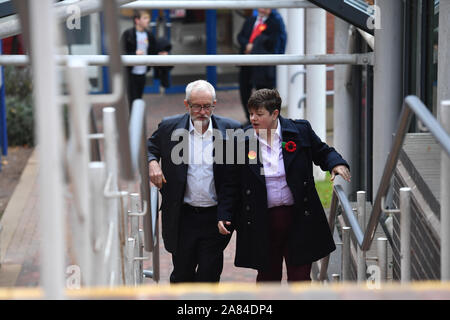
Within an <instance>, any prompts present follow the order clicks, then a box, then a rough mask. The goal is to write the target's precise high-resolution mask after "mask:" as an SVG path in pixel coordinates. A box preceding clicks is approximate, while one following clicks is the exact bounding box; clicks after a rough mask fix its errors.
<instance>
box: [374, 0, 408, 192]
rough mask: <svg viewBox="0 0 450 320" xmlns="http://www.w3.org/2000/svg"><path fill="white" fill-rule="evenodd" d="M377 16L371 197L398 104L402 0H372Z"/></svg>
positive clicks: (382, 166) (390, 139) (400, 67)
mask: <svg viewBox="0 0 450 320" xmlns="http://www.w3.org/2000/svg"><path fill="white" fill-rule="evenodd" d="M375 4H376V6H375V8H376V9H377V10H379V14H378V12H377V14H376V15H377V16H379V17H381V21H380V28H377V29H375V61H376V64H375V66H374V108H373V123H374V128H373V132H376V134H374V136H373V160H372V162H373V189H372V191H373V199H375V197H376V194H377V191H378V187H379V186H380V181H381V177H382V175H383V169H384V167H385V164H386V159H387V157H388V154H389V150H390V149H391V146H392V135H393V133H394V132H396V129H397V123H398V119H399V116H400V110H401V107H402V99H403V96H402V66H403V61H402V53H403V50H402V45H403V41H402V30H403V22H402V16H403V8H402V4H403V1H400V0H376V2H375Z"/></svg>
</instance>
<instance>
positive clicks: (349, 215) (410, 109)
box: [319, 96, 450, 282]
mask: <svg viewBox="0 0 450 320" xmlns="http://www.w3.org/2000/svg"><path fill="white" fill-rule="evenodd" d="M413 114H415V115H416V116H417V118H418V119H419V120H420V121H422V123H423V124H424V125H425V126H426V127H427V128H428V129H429V131H430V133H431V134H432V135H433V136H434V138H435V139H436V141H437V142H438V143H439V144H440V145H441V147H442V150H443V151H442V157H441V158H442V159H441V161H442V166H441V172H442V175H441V181H442V182H441V274H442V276H441V277H442V280H450V279H449V278H450V262H449V258H450V236H448V234H449V233H450V212H449V211H450V201H449V200H448V199H450V187H449V185H448V180H449V171H450V161H449V157H450V135H449V133H448V132H450V120H449V118H450V101H445V102H443V103H442V119H443V124H444V126H445V128H444V127H443V126H442V125H441V124H440V123H439V122H438V121H437V120H436V118H435V117H434V116H433V115H432V114H431V113H430V111H429V110H428V109H427V107H426V106H425V105H424V104H423V103H422V102H421V101H420V99H419V98H417V97H416V96H408V97H406V99H405V101H404V104H403V108H402V112H401V115H400V120H399V125H398V130H397V132H396V134H395V137H394V142H393V145H392V148H391V151H390V153H389V156H388V158H387V160H386V165H385V168H384V172H383V176H382V178H381V182H380V186H379V188H378V191H377V194H376V197H375V202H374V205H373V208H372V213H371V215H370V219H369V221H368V224H367V228H366V226H365V222H363V223H361V221H360V222H358V220H357V219H356V218H355V216H354V214H353V211H355V209H353V208H352V206H351V204H350V202H349V200H348V198H347V196H346V194H345V192H344V190H343V188H342V186H340V185H336V186H334V189H333V197H332V200H331V207H330V215H329V221H328V223H329V226H330V229H331V231H332V232H333V231H334V228H335V219H336V214H337V209H338V206H339V204H340V206H341V207H342V210H343V214H344V218H345V219H346V221H347V224H348V226H347V227H345V229H343V238H344V237H345V239H343V261H342V263H343V267H342V273H343V280H349V276H348V273H349V269H348V268H349V263H350V261H349V257H350V255H349V252H350V251H349V250H350V249H349V247H347V246H349V245H350V241H349V240H348V238H347V237H349V235H348V234H349V231H350V230H351V231H352V235H353V237H354V239H355V240H356V244H357V250H358V261H357V267H358V269H359V270H357V273H358V275H360V274H364V273H365V271H362V270H361V269H360V268H362V266H363V264H364V268H365V259H363V258H361V256H363V252H366V251H368V250H369V249H370V247H371V244H372V242H373V239H374V237H375V232H376V228H377V225H378V222H379V219H380V215H381V212H382V211H385V212H389V213H394V212H400V215H401V220H402V222H401V226H400V227H401V257H402V258H401V259H402V260H401V263H402V268H401V271H402V273H401V274H402V282H407V281H409V279H410V259H411V258H410V239H409V233H410V224H411V221H410V210H411V209H410V207H411V206H410V202H409V199H410V192H411V189H409V188H401V189H400V210H385V209H384V208H382V204H383V203H384V198H385V197H386V194H387V192H388V189H389V187H390V181H391V177H392V176H393V174H394V170H395V167H396V165H397V161H398V157H399V153H400V150H401V147H402V145H403V141H404V138H405V135H406V133H407V130H408V128H409V124H410V121H411V118H412V115H413ZM363 204H364V207H365V195H364V197H360V195H359V194H358V209H357V210H356V211H358V216H365V213H364V212H362V206H363ZM405 235H407V236H406V237H405ZM379 240H381V241H385V240H386V239H379ZM379 248H380V250H379V257H378V261H379V267H380V269H381V271H382V272H381V273H382V278H383V277H384V279H385V276H386V265H385V264H386V254H385V251H386V250H384V248H383V246H382V245H381V246H379ZM380 252H382V253H380ZM344 258H345V259H344ZM380 261H383V263H380ZM362 262H364V263H362ZM328 264H329V256H328V257H325V258H323V259H322V260H321V263H320V273H319V280H321V281H323V280H325V279H326V277H327V276H326V272H327V269H328Z"/></svg>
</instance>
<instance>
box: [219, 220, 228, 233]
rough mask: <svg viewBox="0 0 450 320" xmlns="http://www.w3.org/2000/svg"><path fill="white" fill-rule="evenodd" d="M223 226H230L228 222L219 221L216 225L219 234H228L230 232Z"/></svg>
mask: <svg viewBox="0 0 450 320" xmlns="http://www.w3.org/2000/svg"><path fill="white" fill-rule="evenodd" d="M225 225H227V226H229V225H231V222H230V221H219V223H218V224H217V227H218V228H219V232H220V233H221V234H223V235H227V234H230V233H231V232H230V231H228V229H227V228H225Z"/></svg>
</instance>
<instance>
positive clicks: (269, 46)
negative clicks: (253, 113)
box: [237, 8, 284, 122]
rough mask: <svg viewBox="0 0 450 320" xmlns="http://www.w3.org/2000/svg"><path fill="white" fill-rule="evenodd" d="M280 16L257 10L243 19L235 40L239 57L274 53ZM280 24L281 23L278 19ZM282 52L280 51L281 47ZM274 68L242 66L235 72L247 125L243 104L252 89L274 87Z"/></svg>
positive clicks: (246, 113) (277, 45) (262, 9)
mask: <svg viewBox="0 0 450 320" xmlns="http://www.w3.org/2000/svg"><path fill="white" fill-rule="evenodd" d="M280 19H281V16H279V15H278V16H277V17H276V16H275V13H273V12H272V10H271V9H267V8H259V9H258V15H257V16H251V17H249V18H247V19H246V20H245V22H244V24H243V26H242V29H241V31H240V32H239V34H238V36H237V39H238V42H239V45H240V51H239V53H240V54H275V53H277V50H280V39H281V38H282V32H281V31H282V25H281V24H280ZM281 21H282V20H281ZM283 49H284V48H283ZM275 80H276V67H275V66H243V67H241V68H240V71H239V93H240V98H241V103H242V106H243V108H244V112H245V115H246V117H247V121H248V122H250V118H249V114H248V110H247V101H248V99H249V98H250V95H251V94H252V90H253V88H256V89H257V90H258V89H262V88H269V89H272V88H274V87H275Z"/></svg>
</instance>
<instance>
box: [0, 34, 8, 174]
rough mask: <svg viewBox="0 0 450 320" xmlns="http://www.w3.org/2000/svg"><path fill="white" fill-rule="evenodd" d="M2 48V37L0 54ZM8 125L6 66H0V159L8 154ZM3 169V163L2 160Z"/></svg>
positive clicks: (0, 53)
mask: <svg viewBox="0 0 450 320" xmlns="http://www.w3.org/2000/svg"><path fill="white" fill-rule="evenodd" d="M2 50H3V48H2V40H1V39H0V55H2V54H3V51H2ZM6 125H7V124H6V100H5V72H4V68H3V67H2V66H0V148H1V150H0V160H1V154H3V155H4V156H7V155H8V130H7V126H6ZM1 170H2V163H1V161H0V171H1Z"/></svg>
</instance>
